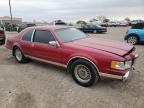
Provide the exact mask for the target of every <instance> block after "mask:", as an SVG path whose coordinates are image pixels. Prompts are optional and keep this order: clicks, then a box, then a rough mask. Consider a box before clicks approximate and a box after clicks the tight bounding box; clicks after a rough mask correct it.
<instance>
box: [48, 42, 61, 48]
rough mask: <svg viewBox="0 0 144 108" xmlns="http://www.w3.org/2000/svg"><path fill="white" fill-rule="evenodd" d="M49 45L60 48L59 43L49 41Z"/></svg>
mask: <svg viewBox="0 0 144 108" xmlns="http://www.w3.org/2000/svg"><path fill="white" fill-rule="evenodd" d="M49 45H51V46H54V47H56V48H58V47H60V45H59V43H58V42H57V41H49Z"/></svg>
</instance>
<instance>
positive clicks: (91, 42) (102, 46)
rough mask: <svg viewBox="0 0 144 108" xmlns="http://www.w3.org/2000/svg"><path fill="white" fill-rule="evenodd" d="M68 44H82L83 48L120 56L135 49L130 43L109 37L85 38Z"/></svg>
mask: <svg viewBox="0 0 144 108" xmlns="http://www.w3.org/2000/svg"><path fill="white" fill-rule="evenodd" d="M68 44H71V45H73V46H77V47H78V46H81V47H83V49H84V48H85V47H87V48H91V49H97V50H102V51H106V52H109V53H113V54H116V55H119V56H124V55H126V54H127V53H128V52H129V51H130V50H132V49H133V45H128V44H127V43H124V42H119V41H113V40H107V39H99V38H85V39H80V40H76V41H73V42H69V43H68Z"/></svg>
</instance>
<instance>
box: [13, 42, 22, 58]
mask: <svg viewBox="0 0 144 108" xmlns="http://www.w3.org/2000/svg"><path fill="white" fill-rule="evenodd" d="M15 48H19V49H20V50H21V47H20V46H19V45H18V44H14V45H13V47H12V55H13V56H14V49H15Z"/></svg>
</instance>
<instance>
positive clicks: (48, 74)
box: [0, 28, 144, 108]
mask: <svg viewBox="0 0 144 108" xmlns="http://www.w3.org/2000/svg"><path fill="white" fill-rule="evenodd" d="M127 29H128V28H108V33H106V34H94V35H90V36H93V37H95V39H98V38H106V39H112V40H118V41H123V37H124V35H125V32H126V31H127ZM15 34H16V33H8V32H7V33H6V35H7V37H10V36H12V35H15ZM136 48H137V52H138V53H139V58H138V59H137V63H136V65H135V69H136V70H135V71H133V76H132V78H131V80H129V81H127V82H125V83H123V82H121V81H117V80H103V81H100V82H99V83H97V84H95V85H94V86H92V87H90V88H84V87H81V86H79V85H77V84H76V83H75V82H74V81H73V79H72V78H71V75H70V74H68V73H67V72H66V71H65V70H64V69H61V68H58V67H55V66H52V65H48V64H44V63H39V62H35V61H32V62H30V63H28V64H19V63H17V62H16V61H15V59H14V57H12V56H11V51H9V50H8V49H6V48H5V47H4V46H1V47H0V108H144V45H136Z"/></svg>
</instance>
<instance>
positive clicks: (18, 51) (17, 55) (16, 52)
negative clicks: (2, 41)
mask: <svg viewBox="0 0 144 108" xmlns="http://www.w3.org/2000/svg"><path fill="white" fill-rule="evenodd" d="M15 56H16V59H17V60H18V61H21V60H22V53H21V51H20V50H19V49H16V51H15Z"/></svg>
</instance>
